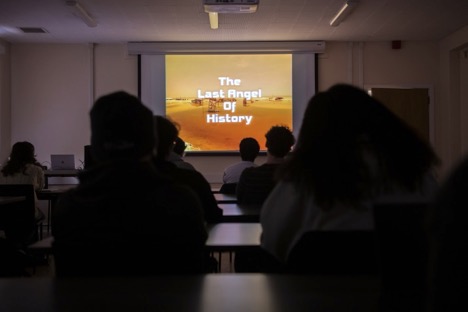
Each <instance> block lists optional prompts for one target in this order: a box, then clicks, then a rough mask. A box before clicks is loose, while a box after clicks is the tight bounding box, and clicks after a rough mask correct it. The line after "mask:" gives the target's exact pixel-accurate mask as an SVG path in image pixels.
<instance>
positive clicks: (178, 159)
mask: <svg viewBox="0 0 468 312" xmlns="http://www.w3.org/2000/svg"><path fill="white" fill-rule="evenodd" d="M186 148H187V145H186V144H185V141H184V140H182V139H181V138H180V137H177V138H175V140H174V144H173V145H172V149H171V152H170V153H169V157H168V159H167V160H168V161H170V162H172V163H173V164H174V165H176V166H177V167H179V168H181V169H188V170H195V167H194V166H193V165H192V164H191V163H189V162H186V161H185V160H184V158H183V157H184V155H185V149H186Z"/></svg>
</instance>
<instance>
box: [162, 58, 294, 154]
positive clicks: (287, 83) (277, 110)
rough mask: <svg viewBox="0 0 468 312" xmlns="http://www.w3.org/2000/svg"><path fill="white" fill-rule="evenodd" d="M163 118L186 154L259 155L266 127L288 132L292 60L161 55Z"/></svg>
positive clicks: (290, 110)
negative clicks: (248, 148) (248, 151)
mask: <svg viewBox="0 0 468 312" xmlns="http://www.w3.org/2000/svg"><path fill="white" fill-rule="evenodd" d="M166 116H168V118H170V119H171V120H172V121H174V122H175V123H177V124H178V125H179V126H180V137H181V138H182V139H184V141H185V142H186V143H187V145H188V147H187V151H237V150H238V149H239V142H240V140H241V139H242V138H244V137H254V138H256V139H257V140H258V141H259V143H260V147H261V149H262V150H263V149H265V133H266V132H267V131H268V129H270V127H271V126H274V125H286V126H288V127H290V128H291V130H292V55H291V54H254V55H237V54H236V55H167V56H166Z"/></svg>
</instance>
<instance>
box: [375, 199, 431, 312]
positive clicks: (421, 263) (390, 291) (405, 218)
mask: <svg viewBox="0 0 468 312" xmlns="http://www.w3.org/2000/svg"><path fill="white" fill-rule="evenodd" d="M428 208H429V205H428V204H427V203H392V204H378V205H375V206H374V220H375V228H376V235H377V245H378V246H377V248H378V253H379V258H380V259H379V263H380V270H381V277H382V291H383V294H384V300H385V301H387V303H386V304H387V305H391V306H393V307H395V308H398V309H401V308H402V307H405V310H402V311H420V310H423V306H422V305H423V301H424V294H425V291H426V290H425V289H426V276H427V264H428V239H427V231H426V227H425V225H426V218H427V213H428Z"/></svg>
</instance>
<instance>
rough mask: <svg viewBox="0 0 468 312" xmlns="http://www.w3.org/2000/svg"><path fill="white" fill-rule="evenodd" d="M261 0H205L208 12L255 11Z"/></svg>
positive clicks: (204, 3)
mask: <svg viewBox="0 0 468 312" xmlns="http://www.w3.org/2000/svg"><path fill="white" fill-rule="evenodd" d="M258 2H259V0H203V5H204V7H205V12H206V13H254V12H256V11H257V7H258Z"/></svg>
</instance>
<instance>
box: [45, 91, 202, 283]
mask: <svg viewBox="0 0 468 312" xmlns="http://www.w3.org/2000/svg"><path fill="white" fill-rule="evenodd" d="M90 119H91V147H92V152H93V156H94V157H95V160H96V164H95V165H94V166H93V167H92V168H90V169H89V170H86V171H83V172H82V173H81V174H80V175H79V180H80V183H79V185H78V187H77V188H75V189H73V190H70V191H68V192H66V193H65V194H64V195H62V196H61V197H60V199H59V200H58V202H57V205H56V207H55V209H54V213H53V227H52V234H53V236H54V238H55V241H54V244H53V248H54V257H55V265H56V274H57V276H115V275H126V276H129V275H141V276H143V275H144V276H146V275H157V274H184V273H202V272H204V263H203V261H204V255H205V254H204V250H205V249H204V248H205V241H206V239H207V233H206V229H205V225H204V220H203V213H202V210H201V206H200V203H199V201H198V199H197V198H196V196H195V195H194V194H193V192H191V191H190V190H189V189H188V188H186V187H183V186H180V185H178V184H175V183H174V182H172V181H171V180H170V179H168V178H166V177H164V176H162V175H161V174H159V173H158V171H157V170H156V168H155V167H154V165H153V162H152V156H153V150H154V147H155V138H154V128H153V114H152V113H151V111H150V110H149V109H147V108H146V107H145V106H144V105H143V104H142V103H141V102H140V101H139V100H138V99H137V98H136V97H134V96H132V95H130V94H128V93H125V92H115V93H111V94H109V95H106V96H103V97H101V98H99V99H98V100H97V101H96V103H95V104H94V106H93V108H92V109H91V112H90Z"/></svg>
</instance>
